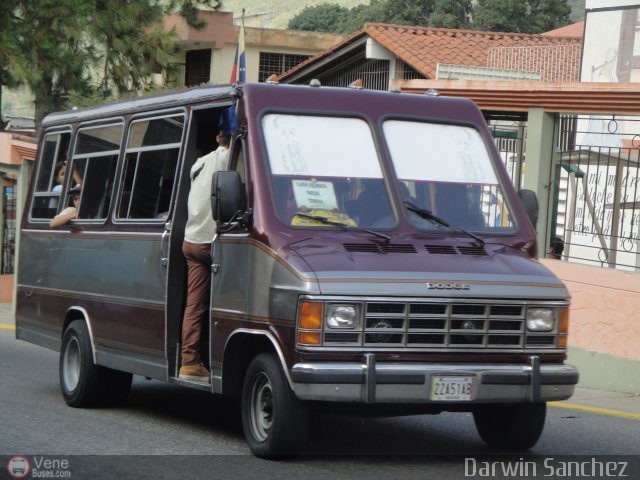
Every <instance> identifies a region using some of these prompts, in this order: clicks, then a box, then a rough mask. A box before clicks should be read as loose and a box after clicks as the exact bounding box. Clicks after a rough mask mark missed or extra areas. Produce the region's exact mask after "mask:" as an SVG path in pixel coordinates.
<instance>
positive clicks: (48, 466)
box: [7, 455, 71, 478]
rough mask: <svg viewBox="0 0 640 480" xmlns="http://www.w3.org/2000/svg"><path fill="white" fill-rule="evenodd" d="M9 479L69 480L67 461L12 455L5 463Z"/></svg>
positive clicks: (69, 468) (69, 472) (45, 457)
mask: <svg viewBox="0 0 640 480" xmlns="http://www.w3.org/2000/svg"><path fill="white" fill-rule="evenodd" d="M7 472H8V473H9V478H27V476H29V478H71V467H70V465H69V459H67V458H56V457H47V456H32V457H31V458H30V459H28V458H27V457H24V456H22V455H14V456H13V457H11V458H9V461H8V462H7Z"/></svg>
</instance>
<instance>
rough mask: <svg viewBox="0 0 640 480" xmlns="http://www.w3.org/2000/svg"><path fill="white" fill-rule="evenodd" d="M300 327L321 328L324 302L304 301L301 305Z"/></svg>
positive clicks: (308, 328) (307, 328)
mask: <svg viewBox="0 0 640 480" xmlns="http://www.w3.org/2000/svg"><path fill="white" fill-rule="evenodd" d="M300 328H304V329H306V330H320V328H322V303H320V302H302V305H301V306H300Z"/></svg>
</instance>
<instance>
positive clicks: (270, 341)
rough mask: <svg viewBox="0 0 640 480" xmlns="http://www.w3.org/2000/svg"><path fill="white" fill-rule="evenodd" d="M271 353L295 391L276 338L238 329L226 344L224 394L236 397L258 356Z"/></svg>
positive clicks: (223, 375) (223, 365)
mask: <svg viewBox="0 0 640 480" xmlns="http://www.w3.org/2000/svg"><path fill="white" fill-rule="evenodd" d="M264 352H271V353H273V354H275V355H276V357H277V359H278V361H279V362H280V366H281V367H282V371H283V372H284V375H285V377H286V379H287V383H288V384H289V388H291V389H292V390H293V385H292V382H291V377H290V375H289V369H288V368H287V363H286V361H285V358H284V354H283V352H282V349H281V348H280V345H279V344H278V342H277V340H276V339H275V337H274V336H273V335H272V334H271V333H270V332H266V331H264V330H250V329H238V330H236V331H234V332H233V333H232V334H231V335H230V336H229V338H228V339H227V342H226V344H225V348H224V357H223V360H222V393H224V394H230V395H236V394H239V393H240V392H241V391H242V382H243V380H244V374H245V372H246V371H247V368H248V367H249V364H250V363H251V360H253V359H254V358H255V357H256V356H257V355H259V354H260V353H264Z"/></svg>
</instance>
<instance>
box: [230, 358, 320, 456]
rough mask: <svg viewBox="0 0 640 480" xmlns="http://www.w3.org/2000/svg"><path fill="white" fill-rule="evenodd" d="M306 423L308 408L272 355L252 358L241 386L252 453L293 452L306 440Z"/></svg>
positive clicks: (272, 454) (284, 453)
mask: <svg viewBox="0 0 640 480" xmlns="http://www.w3.org/2000/svg"><path fill="white" fill-rule="evenodd" d="M308 425H309V418H308V410H307V408H306V407H305V406H304V405H303V404H302V403H301V402H300V401H299V400H298V399H297V398H296V397H295V395H294V394H293V392H292V391H291V389H290V388H289V384H288V383H287V380H286V378H285V376H284V374H283V372H282V368H281V367H280V364H279V363H278V361H277V360H276V358H275V357H274V355H272V354H269V353H262V354H260V355H258V356H257V357H256V358H254V359H253V361H252V362H251V364H250V365H249V368H248V369H247V374H246V376H245V379H244V384H243V387H242V428H243V430H244V436H245V439H246V441H247V444H248V445H249V448H250V449H251V451H252V452H253V454H254V455H256V456H258V457H279V456H286V455H292V454H294V453H296V452H297V451H298V450H299V449H300V448H301V447H302V446H303V444H304V442H305V440H306V437H307V430H308Z"/></svg>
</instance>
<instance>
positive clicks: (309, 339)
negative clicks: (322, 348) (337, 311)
mask: <svg viewBox="0 0 640 480" xmlns="http://www.w3.org/2000/svg"><path fill="white" fill-rule="evenodd" d="M298 343H299V344H300V345H320V333H319V332H300V333H298Z"/></svg>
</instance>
